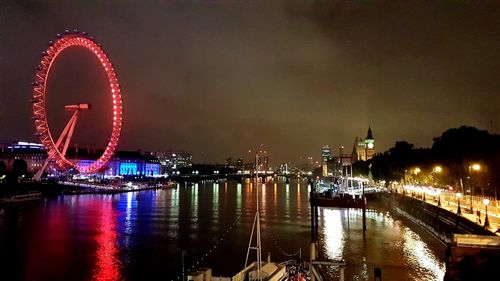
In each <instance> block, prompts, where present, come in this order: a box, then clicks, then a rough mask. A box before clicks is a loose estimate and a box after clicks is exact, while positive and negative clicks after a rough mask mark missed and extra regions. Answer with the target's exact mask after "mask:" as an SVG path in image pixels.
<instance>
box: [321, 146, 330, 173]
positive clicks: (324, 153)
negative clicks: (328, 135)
mask: <svg viewBox="0 0 500 281" xmlns="http://www.w3.org/2000/svg"><path fill="white" fill-rule="evenodd" d="M331 158H332V150H331V149H330V147H329V146H328V145H325V146H323V147H322V148H321V160H322V161H321V166H322V174H323V176H324V177H326V176H328V160H329V159H331Z"/></svg>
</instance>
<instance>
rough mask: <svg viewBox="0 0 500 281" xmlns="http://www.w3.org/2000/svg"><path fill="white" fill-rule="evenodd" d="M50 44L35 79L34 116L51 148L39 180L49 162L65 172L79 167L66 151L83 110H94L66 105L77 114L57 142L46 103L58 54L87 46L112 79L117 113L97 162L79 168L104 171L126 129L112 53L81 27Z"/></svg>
mask: <svg viewBox="0 0 500 281" xmlns="http://www.w3.org/2000/svg"><path fill="white" fill-rule="evenodd" d="M49 44H50V45H49V47H48V49H47V50H46V51H44V52H43V53H42V60H41V61H40V64H39V65H38V67H37V69H36V74H35V81H34V82H33V118H34V120H35V127H36V134H37V135H38V136H39V137H40V141H41V142H42V144H43V146H44V147H45V149H46V150H47V160H46V161H45V163H44V165H43V167H42V169H41V170H40V171H39V172H38V173H37V174H36V175H35V179H36V180H40V178H41V176H42V173H43V171H44V170H45V168H46V167H47V165H48V164H49V163H51V165H53V167H54V168H55V169H57V170H60V171H65V170H68V169H70V168H74V169H77V167H76V164H75V163H74V162H72V161H70V160H68V159H67V158H66V151H67V149H68V146H69V143H70V141H71V137H72V135H73V132H74V129H75V125H76V121H77V119H78V115H79V113H80V111H81V110H87V109H90V108H91V106H90V104H87V103H80V104H75V105H66V106H65V109H66V110H68V111H72V112H73V115H72V116H71V118H70V119H69V121H68V123H67V124H66V126H65V127H64V129H63V131H62V133H61V135H60V136H59V137H58V139H57V140H56V141H54V138H53V134H52V132H51V131H50V127H49V123H48V122H47V114H46V104H45V101H46V94H47V93H46V91H47V81H48V78H49V75H50V69H51V67H52V65H53V64H54V62H55V61H56V58H57V56H58V55H59V54H60V53H61V52H63V51H64V50H66V49H67V48H72V47H75V48H77V47H83V48H85V49H87V50H89V51H90V52H92V53H93V54H94V55H95V56H96V57H97V59H99V61H100V63H101V65H102V67H103V68H104V70H105V72H106V75H107V78H108V82H109V94H110V96H111V98H112V101H113V105H112V108H111V109H112V113H113V126H112V130H111V136H110V138H109V141H108V144H107V146H106V149H105V150H104V152H103V154H102V155H101V156H100V157H99V158H98V159H97V160H96V161H95V162H94V163H92V164H91V165H89V166H88V167H86V168H85V169H82V170H81V171H79V172H80V173H85V174H90V173H95V172H100V171H102V170H103V168H104V167H105V165H106V164H107V162H108V161H109V159H110V158H111V157H112V156H113V153H114V151H115V149H116V146H117V145H118V140H119V138H120V132H121V128H122V98H121V95H120V85H119V84H118V79H117V78H116V73H115V70H114V68H113V65H112V63H111V61H110V60H109V58H108V56H107V55H106V53H105V52H104V50H103V49H102V48H101V45H100V44H98V43H97V42H96V41H95V40H94V38H93V37H90V36H88V35H87V34H86V33H85V32H78V31H77V30H74V31H73V32H70V31H69V30H66V32H65V33H64V34H58V35H57V39H56V40H54V41H49Z"/></svg>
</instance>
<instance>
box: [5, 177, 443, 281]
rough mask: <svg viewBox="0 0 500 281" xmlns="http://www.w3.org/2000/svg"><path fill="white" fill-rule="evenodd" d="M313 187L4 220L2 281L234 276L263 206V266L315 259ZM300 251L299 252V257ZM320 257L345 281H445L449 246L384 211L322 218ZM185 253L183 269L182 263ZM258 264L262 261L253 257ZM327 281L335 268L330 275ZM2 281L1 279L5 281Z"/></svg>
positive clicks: (326, 213) (156, 196)
mask: <svg viewBox="0 0 500 281" xmlns="http://www.w3.org/2000/svg"><path fill="white" fill-rule="evenodd" d="M309 190H310V187H309V186H308V185H307V182H305V181H304V182H292V183H290V184H285V183H272V182H268V183H267V184H266V185H265V186H261V185H259V186H258V188H256V187H255V186H254V185H253V184H250V183H243V184H237V183H235V182H225V183H214V182H204V183H199V184H183V185H179V186H178V187H177V188H173V189H169V190H155V191H142V192H131V193H123V194H116V195H79V196H76V195H65V196H59V197H57V198H51V199H44V200H43V201H41V202H37V203H31V204H28V205H23V206H18V207H9V208H4V209H2V210H0V257H1V259H0V270H1V271H0V272H2V273H1V276H2V277H6V278H7V279H5V280H181V278H182V268H183V265H184V268H185V271H186V272H188V271H190V270H192V269H196V268H198V267H200V266H210V267H211V268H212V269H213V274H214V275H216V276H230V275H233V274H235V273H236V272H238V271H239V270H240V269H241V268H242V267H243V266H244V264H245V257H246V252H247V247H248V242H249V235H250V232H251V229H252V223H253V219H254V214H255V205H256V204H255V203H256V201H255V200H256V192H259V196H260V203H261V206H262V207H261V213H260V216H261V229H262V243H263V251H262V253H263V258H264V259H265V258H266V257H267V255H268V253H270V255H271V258H272V260H276V261H285V260H288V259H293V258H296V256H291V255H293V254H294V253H297V252H298V251H301V254H302V257H303V258H304V259H309V243H310V237H311V234H310V208H309V202H308V200H309V199H308V194H309ZM299 249H300V250H299ZM319 251H320V256H321V257H323V258H328V259H337V260H338V259H344V260H345V261H346V262H347V268H346V270H345V275H346V280H373V270H374V268H375V267H378V268H381V269H382V277H383V280H443V276H444V270H445V265H444V246H443V245H442V244H441V243H440V242H438V241H437V240H436V239H435V238H433V237H431V236H430V235H429V234H427V233H426V232H425V231H423V230H422V229H420V228H419V227H417V226H414V225H412V224H411V223H410V224H409V223H408V222H406V221H405V220H404V219H403V220H402V219H401V218H399V217H397V216H395V215H393V214H392V213H390V212H389V210H385V209H383V208H378V207H377V208H375V209H370V210H369V211H368V213H367V233H366V236H365V237H363V235H362V225H361V212H360V211H357V210H349V211H348V210H341V209H330V208H320V211H319ZM182 252H184V262H183V259H182V256H183V255H182ZM250 259H251V260H255V253H254V252H251V253H250ZM322 271H323V273H324V275H325V276H326V278H327V280H335V279H336V277H337V276H338V271H337V269H336V268H331V267H322ZM0 279H1V280H4V279H3V278H0Z"/></svg>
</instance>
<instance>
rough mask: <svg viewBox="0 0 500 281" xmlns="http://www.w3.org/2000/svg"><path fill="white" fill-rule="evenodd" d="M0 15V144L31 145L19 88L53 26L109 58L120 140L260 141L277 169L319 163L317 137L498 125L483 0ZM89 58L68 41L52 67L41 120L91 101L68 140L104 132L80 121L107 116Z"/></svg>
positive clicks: (233, 150) (63, 8)
mask: <svg viewBox="0 0 500 281" xmlns="http://www.w3.org/2000/svg"><path fill="white" fill-rule="evenodd" d="M315 5H317V6H315ZM137 10H142V12H143V13H137ZM0 11H2V12H0V19H1V20H2V24H1V25H0V40H1V42H2V43H1V44H0V126H1V127H2V130H1V134H0V141H11V140H27V141H37V138H36V137H35V136H33V133H34V126H33V120H32V119H31V104H30V103H29V102H27V101H28V99H29V98H30V97H31V94H32V91H31V85H30V83H31V82H32V80H33V76H34V68H35V67H36V64H37V63H38V61H39V57H40V53H41V52H42V51H43V50H44V49H45V48H46V47H47V41H48V40H50V39H52V38H54V36H55V34H57V33H60V32H63V31H64V29H66V28H69V29H73V28H77V29H79V30H82V31H87V32H89V33H91V34H92V35H94V36H95V37H96V39H97V40H98V41H99V42H102V44H103V47H104V49H105V51H106V52H107V53H108V55H109V56H110V58H111V59H112V61H113V63H114V65H115V68H116V72H117V74H118V77H119V79H120V83H121V87H122V92H123V99H124V101H125V104H127V105H128V106H125V107H124V127H123V135H122V139H121V140H122V141H121V144H120V146H119V149H131V150H135V149H137V148H143V149H144V150H151V151H159V150H166V149H179V150H181V149H182V150H186V151H189V152H191V153H192V154H193V156H194V159H200V160H201V161H208V162H217V161H218V162H221V161H222V160H223V159H224V158H225V157H227V156H232V157H239V156H241V157H246V155H245V154H246V151H248V149H255V148H258V147H259V145H260V144H261V143H264V145H265V146H266V149H267V150H268V151H269V152H270V154H271V155H272V156H271V157H270V159H271V162H273V163H274V164H277V163H281V162H289V161H292V162H295V161H296V159H298V157H299V156H302V157H303V158H306V157H309V156H313V157H315V158H317V159H319V149H320V148H321V147H322V146H323V145H327V144H328V145H330V146H331V147H332V148H338V147H339V146H344V147H346V148H348V149H349V150H350V148H351V145H352V143H353V140H354V138H355V137H356V136H363V135H364V133H365V132H366V130H367V128H368V126H371V127H372V129H373V131H374V132H373V133H374V138H375V139H376V141H377V148H376V151H377V152H381V151H385V150H387V149H388V148H390V147H392V146H393V145H394V142H395V141H396V140H406V141H408V142H410V143H414V144H415V145H416V146H417V147H429V146H430V145H431V144H432V138H433V137H437V136H439V134H440V133H441V132H443V131H444V130H446V129H447V128H454V127H459V126H461V125H470V126H475V127H478V128H481V129H487V130H489V131H490V132H492V133H498V128H499V121H500V117H498V115H497V114H496V108H498V106H499V105H500V104H499V101H498V99H496V98H495V95H497V94H498V92H499V85H498V83H497V82H496V77H497V76H498V74H500V73H499V72H500V70H499V68H498V61H500V60H499V55H500V54H499V53H498V52H497V51H496V50H498V49H499V42H498V38H499V36H498V35H499V34H500V32H499V26H500V24H499V21H500V20H499V19H500V16H499V11H500V8H499V5H498V4H496V3H491V4H484V3H479V4H478V3H437V4H429V3H419V2H416V1H415V2H412V1H410V2H405V3H401V4H400V5H383V4H378V3H365V4H361V3H346V4H329V3H317V4H313V3H302V2H300V1H288V2H283V3H272V4H270V3H263V2H255V3H252V4H249V3H241V2H230V1H228V2H220V3H218V2H217V3H215V2H214V3H212V2H207V3H205V4H204V5H191V4H190V3H180V2H175V1H172V2H168V1H167V2H160V1H158V2H151V3H150V4H148V5H144V6H142V5H138V4H134V3H133V2H131V1H130V2H123V1H120V2H114V3H111V4H97V5H86V4H85V3H80V2H77V1H73V2H72V1H68V2H63V1H60V2H54V3H50V4H43V3H42V2H38V1H29V4H21V3H18V2H17V1H5V2H3V3H2V4H0ZM89 14H96V15H97V16H96V17H95V18H92V19H91V20H88V19H87V17H86V15H89ZM145 15H147V16H145ZM363 15H365V16H363ZM380 15H383V17H382V16H380ZM422 19H426V21H423V20H422ZM393 22H397V23H398V25H397V26H396V25H394V24H392V23H393ZM96 69H98V68H97V67H96V62H95V61H93V60H92V59H91V56H89V55H88V54H87V53H85V51H80V50H72V51H68V54H67V55H66V56H61V58H60V59H59V61H58V63H57V64H56V67H55V68H54V69H53V74H54V75H53V78H51V79H52V80H51V81H50V83H49V92H48V99H49V100H48V107H49V112H50V113H49V122H51V123H54V126H55V127H56V128H57V127H58V126H59V128H60V127H61V126H62V124H63V123H65V122H66V121H67V116H66V115H64V113H63V111H62V110H60V111H58V110H57V109H58V108H61V107H62V105H64V104H66V103H69V102H75V101H76V102H90V103H92V104H93V105H94V107H93V109H92V112H85V115H83V114H82V116H81V118H80V120H79V121H78V122H79V123H78V124H77V126H78V129H79V130H77V131H78V134H77V135H76V141H75V142H80V143H88V142H89V141H88V140H90V139H91V138H92V137H93V136H95V135H106V136H107V134H109V133H108V132H109V131H110V129H109V128H107V127H106V126H102V128H101V127H93V126H92V124H96V122H102V120H106V118H109V117H103V116H110V115H109V113H107V112H106V107H105V105H106V103H107V102H109V101H107V100H105V99H104V97H105V95H104V90H103V87H104V85H105V83H103V80H102V75H103V73H100V72H99V71H96ZM89 92H91V93H92V95H90V94H89ZM84 99H85V100H84ZM59 120H63V121H59ZM58 123H59V124H58ZM102 123H106V122H102ZM12 124H16V126H12ZM56 131H57V130H56ZM59 131H60V129H59ZM100 141H102V142H103V143H105V142H106V141H107V139H106V138H103V139H102V140H100ZM93 143H95V141H93ZM96 144H97V145H99V143H96ZM291 151H293V153H290V152H291ZM333 151H334V152H335V151H336V149H333Z"/></svg>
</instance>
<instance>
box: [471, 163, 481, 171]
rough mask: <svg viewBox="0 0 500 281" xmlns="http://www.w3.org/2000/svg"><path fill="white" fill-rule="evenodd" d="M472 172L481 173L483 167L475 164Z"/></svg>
mask: <svg viewBox="0 0 500 281" xmlns="http://www.w3.org/2000/svg"><path fill="white" fill-rule="evenodd" d="M471 167H472V170H474V171H476V172H479V171H481V165H479V164H477V163H475V164H472V166H471Z"/></svg>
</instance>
